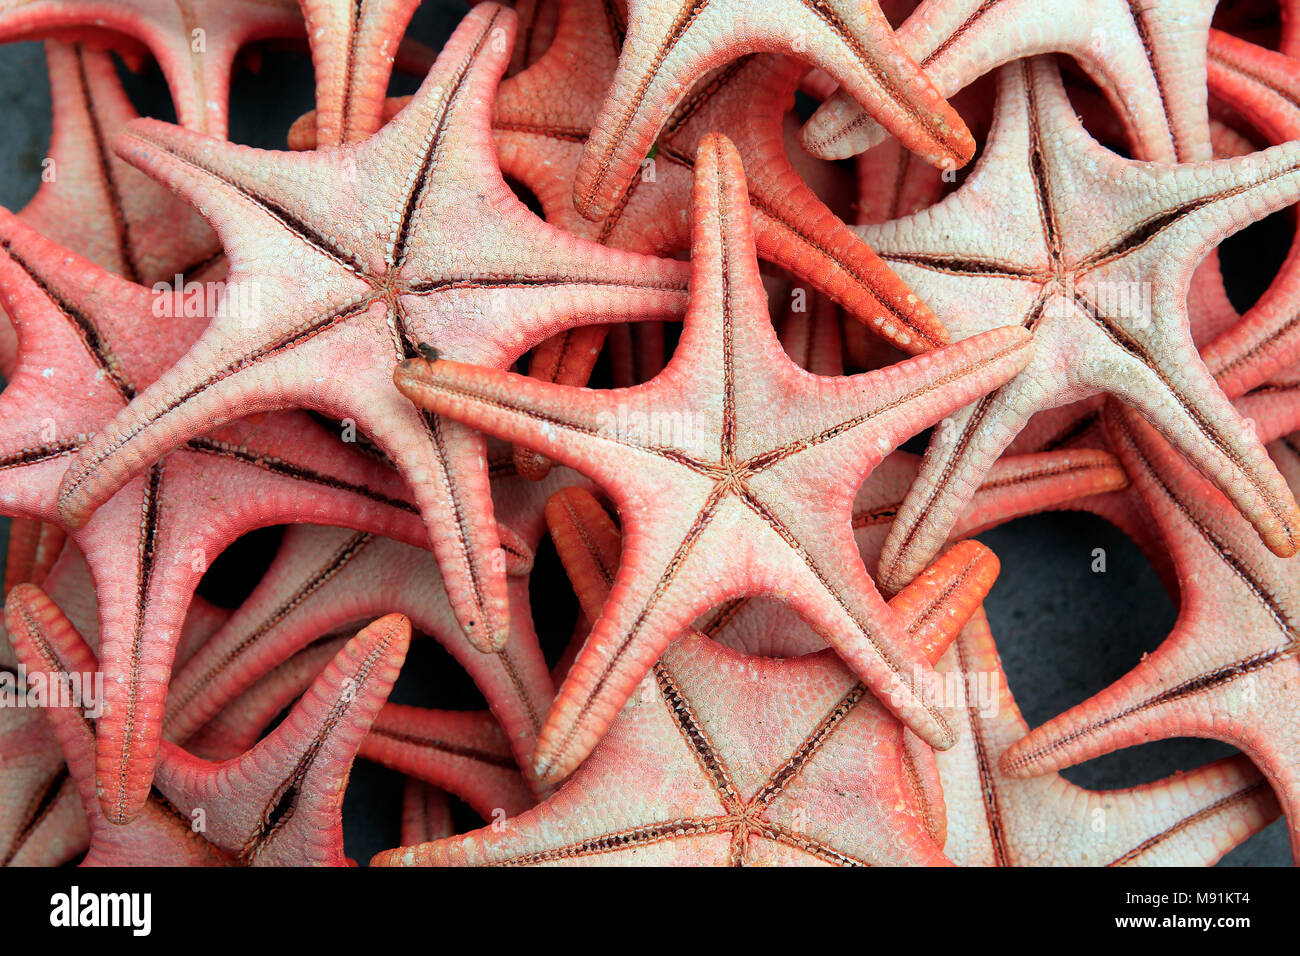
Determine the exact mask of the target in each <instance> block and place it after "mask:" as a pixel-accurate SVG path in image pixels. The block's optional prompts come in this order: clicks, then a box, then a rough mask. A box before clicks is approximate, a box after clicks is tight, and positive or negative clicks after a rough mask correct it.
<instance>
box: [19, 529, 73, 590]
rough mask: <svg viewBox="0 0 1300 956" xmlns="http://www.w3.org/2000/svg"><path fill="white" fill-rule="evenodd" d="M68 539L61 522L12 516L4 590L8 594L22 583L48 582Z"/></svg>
mask: <svg viewBox="0 0 1300 956" xmlns="http://www.w3.org/2000/svg"><path fill="white" fill-rule="evenodd" d="M67 539H68V536H67V533H66V532H64V530H63V529H62V528H60V527H59V526H58V525H52V524H47V523H46V522H44V521H35V520H33V519H31V518H14V519H12V520H11V521H10V522H9V548H8V551H7V553H6V555H5V576H4V592H5V593H6V594H8V593H9V592H10V590H12V589H13V588H14V586H15V585H18V584H23V583H30V584H44V583H45V578H46V575H48V574H49V573H50V569H51V568H52V567H54V562H55V561H57V560H58V558H59V552H60V551H62V550H63V544H64V542H65V541H67Z"/></svg>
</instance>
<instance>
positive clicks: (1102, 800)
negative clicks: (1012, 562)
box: [935, 610, 1279, 866]
mask: <svg viewBox="0 0 1300 956" xmlns="http://www.w3.org/2000/svg"><path fill="white" fill-rule="evenodd" d="M935 670H936V672H937V673H938V674H939V676H940V679H941V680H942V681H943V682H944V686H955V687H956V688H957V693H958V694H960V695H963V696H964V700H965V706H964V708H963V711H964V713H963V716H964V718H965V721H964V723H965V726H964V727H963V728H962V731H963V732H962V735H961V740H960V741H959V742H958V744H957V746H956V747H954V748H953V749H952V750H947V751H944V752H943V753H940V754H937V755H936V760H937V763H938V768H939V778H940V780H941V781H942V782H943V795H944V802H945V808H946V810H947V821H948V830H947V833H948V840H947V842H946V843H945V844H944V852H945V853H946V854H948V856H950V857H951V858H952V859H953V861H954V862H955V863H957V864H958V865H959V866H1100V865H1109V866H1153V865H1159V866H1197V865H1199V866H1209V865H1211V864H1213V863H1214V862H1215V861H1217V860H1218V859H1219V858H1220V857H1221V856H1223V855H1224V854H1225V853H1227V852H1228V851H1229V850H1231V849H1233V848H1234V847H1235V846H1237V845H1238V844H1240V843H1242V842H1243V841H1245V839H1246V838H1247V837H1249V836H1252V835H1253V834H1255V833H1257V832H1258V831H1259V830H1261V829H1263V828H1264V827H1265V826H1266V825H1267V824H1269V823H1271V822H1272V821H1273V820H1275V819H1276V818H1277V815H1278V812H1279V811H1278V806H1277V801H1276V800H1275V799H1274V797H1273V792H1272V791H1271V790H1270V789H1269V787H1268V782H1267V781H1266V780H1264V778H1263V777H1262V776H1260V773H1259V771H1257V770H1256V769H1255V768H1254V767H1252V766H1251V764H1250V761H1248V760H1246V758H1244V757H1240V756H1237V757H1229V758H1226V759H1223V760H1217V761H1215V762H1214V763H1211V764H1207V765H1206V766H1204V767H1201V768H1199V769H1197V770H1194V771H1191V772H1190V773H1186V774H1178V775H1175V776H1173V777H1167V778H1165V779H1163V780H1157V781H1154V782H1153V783H1148V784H1144V785H1142V786H1139V787H1133V788H1131V789H1128V790H1110V791H1091V790H1085V789H1083V788H1082V787H1077V786H1075V785H1074V784H1072V783H1070V782H1069V781H1067V780H1066V779H1065V778H1063V777H1061V776H1060V775H1059V774H1047V775H1044V776H1041V777H1033V778H1031V779H1028V780H1020V779H1017V778H1015V777H1009V776H1007V775H1006V774H1004V773H1002V772H1001V771H1000V770H999V769H998V766H997V762H996V761H997V756H998V754H999V753H1001V752H1002V751H1003V750H1004V749H1005V748H1006V747H1008V746H1009V745H1010V744H1012V743H1014V742H1015V741H1016V740H1018V739H1019V738H1021V737H1023V736H1024V735H1025V733H1027V732H1028V730H1029V727H1028V726H1027V725H1026V724H1025V722H1024V719H1023V718H1022V717H1021V716H1020V709H1019V708H1018V707H1017V706H1016V702H1015V699H1014V698H1013V697H1012V696H1011V691H1010V688H1009V687H1008V685H1007V680H1006V675H1005V674H1004V673H1003V671H1002V663H1001V661H1000V660H999V658H998V652H997V647H996V646H995V645H994V642H993V635H992V633H991V632H990V631H989V626H988V619H987V618H986V617H985V616H984V612H983V611H982V610H980V611H978V612H976V614H975V615H974V617H972V618H971V620H970V623H968V624H967V625H966V627H965V629H963V631H962V632H961V634H960V635H959V636H958V637H957V640H956V641H955V642H954V643H953V645H952V646H951V647H950V648H949V649H948V651H947V653H946V654H945V655H944V657H943V659H942V660H941V661H940V662H939V664H938V665H937V666H936V667H935ZM972 688H975V692H972Z"/></svg>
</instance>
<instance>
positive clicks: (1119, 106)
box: [802, 0, 1214, 162]
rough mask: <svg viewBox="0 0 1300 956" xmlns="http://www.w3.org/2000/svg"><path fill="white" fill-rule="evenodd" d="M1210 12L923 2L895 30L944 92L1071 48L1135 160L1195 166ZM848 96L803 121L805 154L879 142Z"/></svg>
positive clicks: (1200, 151)
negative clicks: (1122, 129) (1125, 133)
mask: <svg viewBox="0 0 1300 956" xmlns="http://www.w3.org/2000/svg"><path fill="white" fill-rule="evenodd" d="M1213 12H1214V0H1148V2H1146V3H1142V4H1136V3H1131V2H1128V0H1095V2H1092V3H1088V4H1083V5H1081V4H1079V3H1077V2H1075V0H1047V2H1045V0H927V2H925V3H922V4H921V6H920V7H919V8H918V9H917V11H916V12H915V13H913V14H912V15H911V16H910V17H908V18H907V20H906V22H904V23H903V25H902V26H900V27H899V28H898V31H897V33H896V36H897V38H898V41H899V42H900V43H901V44H902V46H903V49H905V50H906V51H907V52H908V53H909V54H910V55H911V56H913V57H915V58H916V61H917V62H918V63H919V64H920V65H921V67H922V68H923V69H924V70H925V71H926V75H927V76H929V77H930V79H931V80H932V81H933V82H934V85H935V87H936V88H937V89H938V90H939V92H940V93H941V95H943V96H950V95H952V94H954V93H956V92H957V91H958V90H960V89H962V88H963V87H964V86H966V85H967V84H969V83H971V82H972V81H973V80H975V79H976V78H977V77H980V76H983V75H984V74H985V73H988V72H989V71H991V70H992V69H994V68H995V67H997V66H1001V65H1002V64H1004V63H1010V62H1012V61H1013V60H1018V59H1021V58H1023V57H1030V56H1033V55H1035V54H1039V53H1056V52H1060V53H1068V54H1070V55H1071V56H1072V57H1074V58H1075V59H1076V60H1077V61H1078V62H1079V64H1080V65H1081V66H1082V67H1083V68H1084V69H1085V70H1086V71H1087V72H1088V74H1089V76H1091V77H1092V79H1093V80H1094V81H1095V82H1096V83H1097V85H1098V86H1100V87H1101V88H1102V90H1104V91H1105V92H1106V95H1107V96H1108V97H1109V99H1110V101H1111V103H1112V104H1113V105H1114V107H1115V109H1116V111H1117V112H1118V113H1119V115H1120V117H1121V118H1122V120H1123V121H1124V124H1125V126H1126V127H1127V128H1128V130H1129V137H1130V140H1131V141H1132V142H1133V143H1134V144H1135V147H1136V149H1137V154H1138V155H1139V156H1140V157H1142V158H1143V159H1149V160H1153V161H1158V162H1172V161H1173V160H1174V159H1175V158H1177V159H1179V160H1181V161H1183V162H1195V161H1201V160H1207V159H1209V158H1210V141H1209V129H1208V126H1207V123H1206V110H1205V35H1206V31H1207V30H1209V27H1210V17H1211V15H1212V14H1213ZM1102 38H1104V39H1102ZM853 95H854V94H853V91H851V90H843V91H841V92H839V93H837V94H836V95H835V96H834V97H832V98H831V99H830V100H829V101H828V102H827V103H825V104H824V105H823V106H822V107H821V108H820V109H819V110H818V111H817V113H816V114H815V115H814V116H813V118H812V119H811V120H809V122H808V125H807V126H805V127H804V131H803V135H802V140H803V143H804V146H805V147H807V149H808V150H809V151H810V152H811V153H813V154H814V155H816V156H821V157H822V158H824V159H844V158H846V157H848V156H852V155H855V154H857V153H861V152H862V151H863V150H865V149H867V148H869V147H871V146H873V145H875V144H876V143H878V142H880V140H881V139H883V138H884V136H885V132H886V131H885V130H884V129H882V128H881V127H880V126H879V125H877V123H876V122H875V120H874V118H873V117H872V116H870V115H868V114H867V113H865V112H864V111H863V110H862V109H861V107H860V106H858V105H857V104H855V103H854V102H853V100H852V99H851V98H850V97H852V96H853ZM890 132H892V130H891V131H890ZM900 138H901V137H900Z"/></svg>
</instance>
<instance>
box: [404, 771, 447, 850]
mask: <svg viewBox="0 0 1300 956" xmlns="http://www.w3.org/2000/svg"><path fill="white" fill-rule="evenodd" d="M455 832H456V826H455V824H454V823H453V822H452V819H451V803H450V802H449V801H448V800H447V794H446V793H444V792H443V791H442V790H439V789H438V788H437V787H435V786H433V785H432V784H428V783H425V782H424V781H423V780H417V779H416V778H415V777H407V778H406V783H405V784H404V785H403V787H402V829H401V835H400V836H399V837H398V839H399V840H401V843H402V846H412V845H414V844H416V843H430V842H432V841H433V840H441V839H442V838H443V837H449V836H451V835H452V834H454V833H455Z"/></svg>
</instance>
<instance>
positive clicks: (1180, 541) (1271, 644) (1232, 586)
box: [1000, 407, 1300, 853]
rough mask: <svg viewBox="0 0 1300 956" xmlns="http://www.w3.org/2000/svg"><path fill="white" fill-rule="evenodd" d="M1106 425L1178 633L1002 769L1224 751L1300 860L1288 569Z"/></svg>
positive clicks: (1162, 454) (1174, 465) (1292, 596)
mask: <svg viewBox="0 0 1300 956" xmlns="http://www.w3.org/2000/svg"><path fill="white" fill-rule="evenodd" d="M1106 424H1107V428H1108V431H1109V433H1110V437H1111V440H1112V443H1113V444H1114V446H1115V447H1116V449H1117V451H1118V453H1119V455H1120V457H1121V459H1122V460H1123V461H1124V463H1125V467H1126V468H1127V470H1128V472H1129V474H1130V476H1131V477H1132V479H1133V483H1134V485H1135V486H1136V487H1137V488H1138V490H1139V491H1140V492H1141V494H1142V496H1143V498H1144V499H1145V500H1146V502H1147V504H1148V507H1149V508H1150V510H1151V514H1152V515H1153V517H1154V519H1155V521H1156V522H1157V524H1158V525H1159V526H1160V530H1161V532H1162V534H1163V536H1164V539H1165V543H1166V546H1167V547H1168V549H1169V550H1170V552H1171V554H1172V557H1173V560H1174V565H1175V568H1176V570H1177V573H1178V579H1179V584H1180V589H1181V608H1180V614H1179V618H1178V623H1177V624H1176V625H1175V628H1174V630H1173V631H1172V632H1171V633H1170V635H1169V636H1168V637H1167V638H1166V639H1165V641H1164V642H1163V643H1162V644H1161V645H1160V646H1159V647H1158V648H1156V650H1154V651H1153V652H1151V653H1150V654H1147V655H1144V657H1143V660H1142V661H1141V663H1139V664H1138V665H1137V666H1136V667H1135V668H1134V669H1133V670H1132V671H1131V672H1130V673H1129V674H1128V675H1127V676H1125V677H1124V678H1122V679H1121V680H1120V681H1118V682H1117V683H1115V684H1114V685H1112V686H1111V687H1109V688H1107V689H1106V690H1103V691H1102V692H1101V693H1099V694H1097V695H1096V696H1094V697H1092V698H1090V699H1089V700H1087V701H1085V702H1084V703H1082V704H1080V705H1078V706H1077V707H1073V708H1071V709H1070V710H1068V711H1066V712H1065V713H1064V714H1062V715H1061V716H1059V717H1056V718H1054V719H1053V720H1051V721H1049V722H1048V723H1046V724H1044V725H1043V726H1042V727H1039V728H1037V729H1035V730H1034V731H1033V732H1032V733H1030V734H1029V736H1028V737H1026V738H1024V739H1023V740H1021V741H1019V742H1018V743H1016V744H1015V745H1014V746H1012V747H1011V748H1010V749H1009V750H1007V751H1006V752H1005V753H1004V754H1003V755H1002V758H1001V764H1000V766H1001V768H1002V770H1004V771H1005V772H1007V773H1009V774H1012V775H1015V776H1027V775H1032V774H1037V773H1043V772H1046V771H1050V770H1055V769H1059V768H1060V767H1065V766H1069V765H1071V764H1074V763H1077V762H1079V761H1081V760H1086V759H1088V758H1090V757H1093V756H1096V755H1098V754H1100V753H1106V752H1109V751H1110V750H1114V749H1116V748H1119V747H1126V746H1132V745H1133V744H1138V743H1145V742H1147V741H1151V740H1162V739H1166V738H1169V737H1185V736H1201V737H1211V738H1214V739H1218V740H1224V741H1226V742H1228V743H1231V744H1234V745H1235V746H1238V747H1240V748H1241V750H1242V751H1243V752H1244V753H1245V754H1246V755H1247V756H1248V757H1250V758H1251V760H1252V761H1254V763H1255V764H1256V765H1257V766H1258V767H1259V768H1260V769H1261V770H1262V771H1263V773H1264V774H1265V776H1267V777H1268V779H1269V782H1270V783H1271V784H1272V786H1273V789H1274V791H1275V792H1276V794H1277V798H1278V801H1279V803H1281V805H1282V807H1283V809H1284V811H1285V812H1286V814H1287V819H1288V822H1289V825H1290V828H1291V844H1292V851H1293V853H1297V852H1300V826H1297V820H1298V819H1300V809H1298V807H1297V799H1298V798H1300V793H1298V790H1297V786H1298V783H1297V765H1296V754H1297V752H1300V751H1298V750H1297V741H1296V735H1297V733H1298V732H1300V721H1297V719H1296V715H1295V711H1294V709H1293V708H1292V707H1290V706H1289V702H1290V701H1292V700H1293V699H1294V697H1295V694H1296V692H1297V690H1298V689H1300V643H1298V642H1297V639H1296V632H1295V627H1294V625H1293V623H1292V622H1293V620H1294V618H1295V614H1296V610H1295V608H1296V602H1297V594H1298V593H1300V592H1297V576H1296V568H1295V565H1294V562H1291V561H1286V560H1283V559H1281V558H1278V557H1277V556H1276V555H1273V554H1270V553H1269V552H1268V551H1266V550H1265V549H1264V548H1262V547H1261V546H1260V544H1259V542H1258V539H1257V538H1256V537H1255V536H1254V535H1253V534H1251V532H1250V528H1249V526H1248V525H1246V524H1245V522H1243V521H1242V520H1241V519H1240V518H1239V517H1238V516H1237V515H1236V514H1235V513H1234V512H1233V511H1232V510H1231V509H1230V508H1227V507H1226V506H1225V502H1224V500H1223V497H1222V495H1221V494H1219V492H1218V491H1217V490H1215V489H1214V488H1213V487H1212V486H1211V485H1210V484H1209V483H1208V482H1206V481H1205V480H1204V479H1203V478H1201V477H1200V476H1199V475H1198V474H1196V472H1195V471H1193V470H1192V469H1191V468H1190V467H1188V465H1187V464H1186V463H1185V462H1183V461H1182V460H1181V459H1180V458H1179V457H1178V455H1177V454H1176V453H1175V452H1174V451H1173V450H1172V449H1171V448H1170V447H1169V446H1168V444H1167V443H1166V442H1164V441H1163V440H1162V439H1161V438H1160V437H1159V436H1158V435H1156V434H1155V433H1154V432H1153V431H1152V430H1151V428H1150V427H1149V426H1148V425H1146V424H1145V423H1144V422H1142V421H1141V420H1139V419H1137V418H1136V417H1135V416H1134V415H1133V414H1132V413H1131V412H1129V411H1125V410H1121V409H1119V408H1118V407H1113V408H1111V409H1108V411H1107V422H1106Z"/></svg>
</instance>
